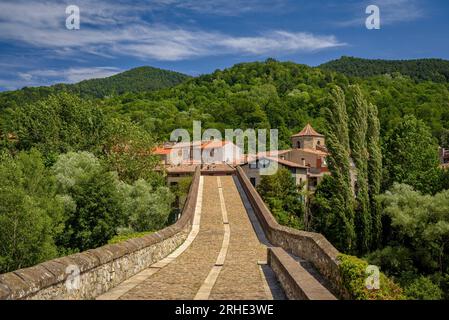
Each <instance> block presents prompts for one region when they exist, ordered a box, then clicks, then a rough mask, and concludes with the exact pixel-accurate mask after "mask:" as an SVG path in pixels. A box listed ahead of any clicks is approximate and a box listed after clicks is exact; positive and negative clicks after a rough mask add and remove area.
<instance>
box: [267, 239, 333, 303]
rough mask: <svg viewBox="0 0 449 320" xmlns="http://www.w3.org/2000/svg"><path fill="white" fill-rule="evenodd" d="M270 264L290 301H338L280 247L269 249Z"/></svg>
mask: <svg viewBox="0 0 449 320" xmlns="http://www.w3.org/2000/svg"><path fill="white" fill-rule="evenodd" d="M268 264H269V265H270V266H271V267H272V269H273V270H274V271H275V273H276V274H277V276H278V279H279V281H280V283H281V286H282V287H283V289H284V292H285V294H286V295H287V297H288V298H289V299H290V300H337V298H336V297H335V296H334V295H333V294H332V293H331V292H330V291H329V290H328V289H326V288H325V287H324V286H323V285H322V284H321V283H320V282H319V281H318V280H317V279H315V278H314V277H313V276H312V275H311V274H310V273H309V272H308V271H306V270H305V269H304V268H303V267H302V266H301V265H300V264H299V263H298V262H297V261H295V260H294V259H293V258H292V257H291V256H290V255H289V254H288V253H287V252H286V251H285V250H284V249H282V248H280V247H271V248H268Z"/></svg>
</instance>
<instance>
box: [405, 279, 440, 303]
mask: <svg viewBox="0 0 449 320" xmlns="http://www.w3.org/2000/svg"><path fill="white" fill-rule="evenodd" d="M404 292H405V295H406V297H407V299H412V300H441V299H442V298H443V291H442V290H441V289H440V287H439V286H438V285H437V284H435V283H433V282H432V280H430V278H428V277H424V276H421V277H419V278H416V279H414V280H413V281H412V282H411V283H410V284H409V285H407V286H406V287H405V288H404Z"/></svg>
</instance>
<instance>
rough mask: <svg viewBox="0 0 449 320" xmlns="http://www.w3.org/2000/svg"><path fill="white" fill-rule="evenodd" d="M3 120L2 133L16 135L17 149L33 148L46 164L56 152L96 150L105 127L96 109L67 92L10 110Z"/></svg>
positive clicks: (51, 160) (54, 156) (50, 161)
mask: <svg viewBox="0 0 449 320" xmlns="http://www.w3.org/2000/svg"><path fill="white" fill-rule="evenodd" d="M6 119H7V123H6V124H4V126H5V127H6V129H5V132H12V133H14V134H16V135H17V139H18V142H17V148H18V149H19V150H29V149H30V148H32V147H34V148H37V149H38V150H39V151H41V152H42V154H43V155H44V157H45V158H46V161H47V162H48V163H52V162H53V161H54V160H55V158H56V156H57V154H59V153H64V152H68V151H75V150H90V151H95V150H97V148H98V146H99V145H100V144H101V141H102V139H103V136H102V134H103V131H104V126H105V121H104V117H103V113H102V111H101V110H100V109H99V108H98V107H96V106H95V105H93V104H92V103H90V102H88V101H85V100H82V99H80V98H78V97H77V96H74V95H70V94H68V93H60V94H58V95H51V96H50V97H48V98H47V99H46V100H42V101H38V102H35V103H31V104H25V105H23V106H21V107H20V108H15V109H10V110H9V115H8V116H7V117H6Z"/></svg>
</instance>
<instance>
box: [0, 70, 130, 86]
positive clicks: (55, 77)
mask: <svg viewBox="0 0 449 320" xmlns="http://www.w3.org/2000/svg"><path fill="white" fill-rule="evenodd" d="M121 71H122V70H121V69H118V68H115V67H92V68H67V69H62V70H56V69H35V70H30V71H27V72H19V73H18V76H19V77H18V79H15V80H11V79H0V87H4V88H5V89H7V90H12V89H17V88H22V87H25V86H28V87H32V86H38V85H50V84H53V83H61V82H62V83H76V82H80V81H82V80H88V79H97V78H106V77H110V76H113V75H114V74H117V73H119V72H121Z"/></svg>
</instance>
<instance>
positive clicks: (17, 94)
mask: <svg viewBox="0 0 449 320" xmlns="http://www.w3.org/2000/svg"><path fill="white" fill-rule="evenodd" d="M188 78H190V77H189V76H187V75H185V74H182V73H178V72H173V71H168V70H162V69H158V68H153V67H139V68H135V69H131V70H129V71H125V72H122V73H119V74H116V75H114V76H111V77H107V78H101V79H90V80H84V81H81V82H79V83H75V84H56V85H53V86H50V87H26V88H23V89H21V90H16V91H9V92H3V93H0V110H2V109H3V108H5V107H6V106H14V105H16V104H17V105H20V104H22V103H27V102H33V101H37V100H40V99H43V98H46V97H48V96H49V95H50V94H52V93H57V92H63V91H66V92H70V93H73V94H76V95H79V96H80V97H82V98H104V97H107V96H115V95H120V94H123V93H126V92H142V91H152V90H158V89H163V88H167V87H172V86H175V85H177V84H179V83H181V82H183V81H185V80H186V79H188Z"/></svg>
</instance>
